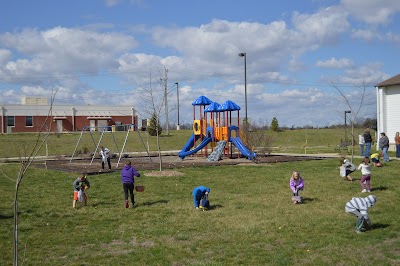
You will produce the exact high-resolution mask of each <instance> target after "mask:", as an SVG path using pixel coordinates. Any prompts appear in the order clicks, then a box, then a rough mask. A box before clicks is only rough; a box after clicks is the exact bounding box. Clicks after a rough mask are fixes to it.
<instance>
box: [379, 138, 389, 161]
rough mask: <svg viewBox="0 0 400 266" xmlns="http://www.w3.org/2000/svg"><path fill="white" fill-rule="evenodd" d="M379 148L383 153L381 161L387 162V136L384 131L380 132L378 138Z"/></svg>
mask: <svg viewBox="0 0 400 266" xmlns="http://www.w3.org/2000/svg"><path fill="white" fill-rule="evenodd" d="M379 149H381V151H382V153H383V161H384V162H389V154H388V150H389V138H388V137H387V136H386V134H385V132H382V133H381V137H380V138H379Z"/></svg>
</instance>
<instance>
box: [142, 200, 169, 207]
mask: <svg viewBox="0 0 400 266" xmlns="http://www.w3.org/2000/svg"><path fill="white" fill-rule="evenodd" d="M159 203H164V204H167V203H168V200H157V201H151V202H143V203H142V204H140V205H143V206H151V205H154V204H159ZM136 206H138V205H136Z"/></svg>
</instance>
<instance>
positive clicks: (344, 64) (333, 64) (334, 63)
mask: <svg viewBox="0 0 400 266" xmlns="http://www.w3.org/2000/svg"><path fill="white" fill-rule="evenodd" d="M315 65H316V66H318V67H323V68H336V69H341V68H349V67H352V66H353V65H354V63H353V61H352V60H351V59H348V58H341V59H336V58H335V57H332V58H331V59H328V60H325V61H321V60H318V61H317V63H316V64H315Z"/></svg>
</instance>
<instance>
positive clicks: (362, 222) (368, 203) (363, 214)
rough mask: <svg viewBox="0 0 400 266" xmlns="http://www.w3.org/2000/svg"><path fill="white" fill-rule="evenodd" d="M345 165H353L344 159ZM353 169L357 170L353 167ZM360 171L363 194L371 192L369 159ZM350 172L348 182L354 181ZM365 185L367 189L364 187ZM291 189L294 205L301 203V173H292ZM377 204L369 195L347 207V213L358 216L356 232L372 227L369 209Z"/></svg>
mask: <svg viewBox="0 0 400 266" xmlns="http://www.w3.org/2000/svg"><path fill="white" fill-rule="evenodd" d="M342 161H344V163H348V165H351V163H350V162H349V161H347V160H346V159H344V160H343V159H342ZM352 168H355V166H354V165H353V166H352ZM358 170H361V174H362V178H361V181H360V183H361V187H362V188H363V190H362V191H361V192H371V188H370V180H371V171H370V167H369V159H368V158H364V159H363V161H362V163H361V164H360V165H359V166H358ZM348 174H349V173H348V172H346V177H348V178H347V179H348V180H353V179H352V178H351V177H349V176H348ZM364 185H365V187H364ZM289 187H290V189H291V190H292V192H293V197H292V200H293V203H295V204H297V203H299V201H298V199H299V198H301V197H300V195H299V192H300V191H302V190H303V189H304V179H303V177H301V175H300V172H299V171H294V172H293V173H292V177H291V178H290V181H289ZM375 203H376V197H375V196H374V195H369V196H368V197H364V198H362V197H353V198H352V199H351V200H350V201H349V202H347V203H346V205H345V211H346V212H347V213H350V214H352V215H354V216H356V228H355V231H356V232H357V233H362V232H364V231H365V230H368V228H369V227H370V226H371V220H370V218H369V216H368V208H370V207H372V206H373V205H374V204H375Z"/></svg>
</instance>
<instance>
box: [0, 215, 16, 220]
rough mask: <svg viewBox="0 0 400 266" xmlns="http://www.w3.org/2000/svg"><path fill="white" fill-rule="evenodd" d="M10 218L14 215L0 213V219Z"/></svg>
mask: <svg viewBox="0 0 400 266" xmlns="http://www.w3.org/2000/svg"><path fill="white" fill-rule="evenodd" d="M11 218H14V215H2V214H0V220H3V219H11Z"/></svg>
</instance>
